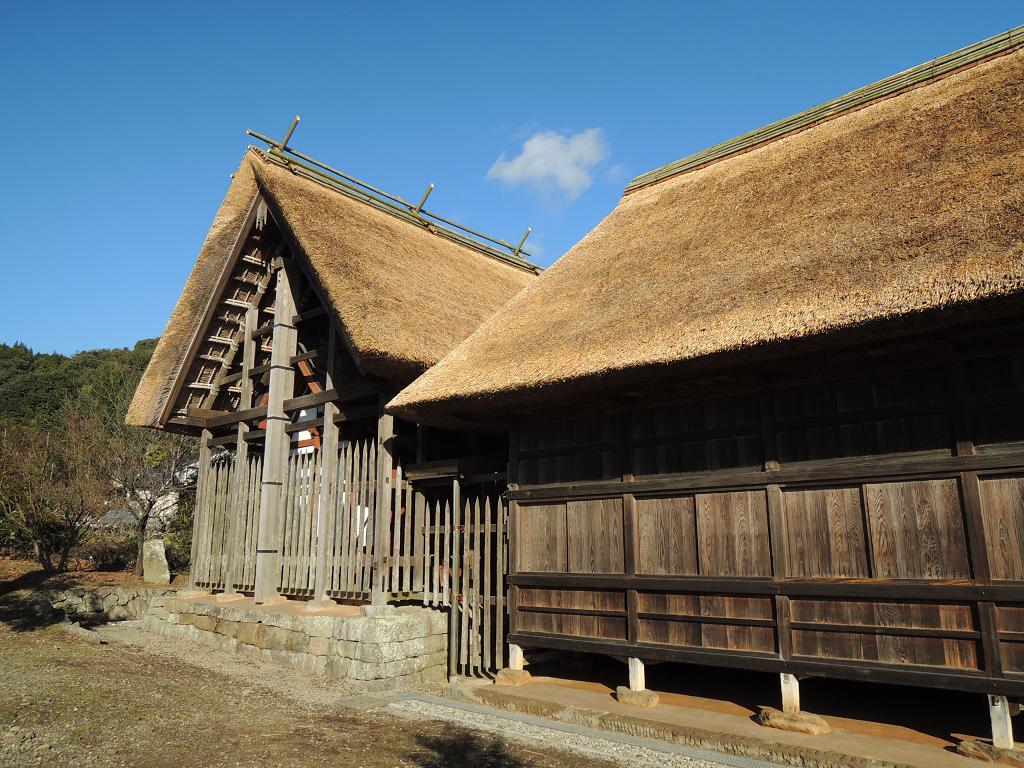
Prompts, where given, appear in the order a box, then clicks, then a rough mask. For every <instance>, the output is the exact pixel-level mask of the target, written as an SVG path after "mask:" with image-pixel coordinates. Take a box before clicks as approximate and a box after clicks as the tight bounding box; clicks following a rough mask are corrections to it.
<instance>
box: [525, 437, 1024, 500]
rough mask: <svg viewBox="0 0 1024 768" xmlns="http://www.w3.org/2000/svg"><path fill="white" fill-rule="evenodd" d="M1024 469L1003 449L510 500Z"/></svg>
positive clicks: (541, 492) (549, 491) (655, 481)
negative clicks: (965, 454) (977, 453)
mask: <svg viewBox="0 0 1024 768" xmlns="http://www.w3.org/2000/svg"><path fill="white" fill-rule="evenodd" d="M1022 468H1024V444H1013V445H1008V446H1004V447H1001V449H1000V450H992V451H986V452H985V453H983V454H979V455H976V456H951V455H949V452H948V451H927V452H920V453H916V454H895V455H892V454H890V455H885V456H860V457H856V458H842V459H828V460H823V461H805V462H799V463H793V464H783V465H782V466H781V467H780V468H779V469H778V470H774V471H770V472H765V471H762V470H761V469H760V468H746V469H725V470H712V471H707V472H686V473H680V474H675V475H660V476H655V477H649V478H640V479H637V480H634V481H633V482H629V483H623V482H622V481H620V480H601V481H594V482H579V483H572V484H568V485H546V486H535V487H531V488H520V489H518V490H515V491H513V490H509V491H508V498H515V499H519V500H520V501H548V500H553V501H554V500H567V499H582V498H611V497H613V496H618V495H620V494H622V493H624V492H628V493H633V494H634V495H637V496H640V495H643V494H662V493H666V492H668V493H671V492H680V493H686V492H693V491H700V492H705V491H710V490H716V491H730V490H745V489H756V488H761V489H763V488H766V487H767V486H768V485H773V484H774V485H779V486H786V485H807V484H811V483H818V482H826V483H855V482H858V481H863V482H883V481H894V480H910V479H926V478H939V477H954V476H956V475H958V474H959V473H960V472H965V471H973V472H982V471H993V470H1004V469H1005V470H1015V469H1022Z"/></svg>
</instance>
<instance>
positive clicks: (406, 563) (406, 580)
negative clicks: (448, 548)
mask: <svg viewBox="0 0 1024 768" xmlns="http://www.w3.org/2000/svg"><path fill="white" fill-rule="evenodd" d="M404 485H405V488H404V490H403V492H404V494H405V502H406V503H405V507H404V512H403V514H402V519H403V520H404V521H405V526H404V528H405V531H404V534H403V536H402V591H403V592H409V591H411V589H412V562H413V559H412V558H413V551H412V549H413V547H412V544H413V537H412V532H413V526H412V513H413V492H412V485H411V484H409V483H405V484H404Z"/></svg>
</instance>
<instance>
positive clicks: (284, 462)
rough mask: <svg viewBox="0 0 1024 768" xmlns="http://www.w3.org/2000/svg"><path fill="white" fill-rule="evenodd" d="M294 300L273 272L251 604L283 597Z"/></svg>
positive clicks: (283, 274)
mask: <svg viewBox="0 0 1024 768" xmlns="http://www.w3.org/2000/svg"><path fill="white" fill-rule="evenodd" d="M294 316H295V300H294V298H293V297H292V289H291V282H290V280H289V279H288V270H286V269H284V268H283V267H282V268H279V269H278V270H277V295H276V299H275V302H274V334H273V349H272V351H271V354H270V388H269V389H270V391H269V393H268V399H267V434H266V437H265V438H264V446H263V487H262V491H261V493H260V524H259V531H258V533H257V538H256V602H257V603H276V602H282V601H284V600H285V599H287V598H285V597H284V596H283V595H281V594H279V593H278V591H277V588H278V584H279V581H280V570H281V568H280V562H281V555H280V548H281V511H282V509H283V507H284V496H283V492H282V491H283V489H282V486H283V484H284V480H285V475H286V474H287V470H288V449H289V447H290V440H289V437H288V434H287V433H286V432H285V431H284V428H285V425H286V424H287V423H288V421H289V419H288V417H287V416H286V415H285V412H284V401H285V400H286V399H287V398H289V397H291V396H292V394H293V393H294V389H295V369H294V368H292V365H291V358H292V357H293V356H294V355H295V346H296V341H297V337H298V334H297V332H296V329H295V326H294V325H292V324H291V323H292V317H294Z"/></svg>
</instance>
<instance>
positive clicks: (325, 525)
mask: <svg viewBox="0 0 1024 768" xmlns="http://www.w3.org/2000/svg"><path fill="white" fill-rule="evenodd" d="M337 336H338V331H337V327H336V326H335V323H334V320H333V319H332V320H331V323H330V331H329V336H328V340H327V380H326V382H325V384H324V390H325V391H326V390H330V389H334V355H335V343H336V339H337ZM337 415H338V406H337V405H336V404H335V403H325V404H324V426H323V429H322V430H321V435H322V436H323V441H322V442H321V446H320V468H319V472H320V498H319V499H318V500H317V505H316V563H315V565H314V567H313V599H312V600H310V601H309V602H307V603H306V606H305V607H306V610H307V611H322V610H324V609H326V608H330V607H332V606H335V605H337V603H336V602H334V601H333V600H331V599H330V598H329V597H327V554H328V553H327V544H328V539H329V538H331V537H329V535H328V531H329V530H330V527H331V526H332V525H335V524H336V515H335V507H336V502H335V500H336V497H337V486H336V483H337V479H338V425H337V424H335V423H334V417H335V416H337Z"/></svg>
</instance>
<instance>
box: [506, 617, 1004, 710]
mask: <svg viewBox="0 0 1024 768" xmlns="http://www.w3.org/2000/svg"><path fill="white" fill-rule="evenodd" d="M508 641H509V642H510V643H515V644H516V645H518V646H521V647H523V648H551V649H556V650H567V651H578V652H582V653H600V654H605V655H609V656H626V657H633V658H640V659H643V660H647V661H678V662H682V663H687V664H703V665H707V666H715V667H730V668H733V669H751V670H758V671H762V672H787V673H789V674H793V675H811V676H819V677H832V678H837V679H841V680H861V681H865V682H875V683H895V684H897V685H917V686H922V687H926V688H949V689H953V690H961V691H970V692H976V693H989V694H999V695H1009V696H1021V695H1024V677H1021V678H1012V679H1011V678H995V677H988V676H987V674H986V673H985V672H981V671H978V670H969V669H964V670H954V669H950V668H947V667H930V666H926V665H923V664H921V665H913V664H886V663H879V662H868V661H859V660H855V659H820V658H815V657H810V656H793V657H792V658H791V659H788V660H784V659H782V658H780V657H779V656H778V655H777V654H774V653H763V652H760V651H729V650H722V649H718V648H703V647H696V646H684V645H668V644H661V643H638V644H636V645H630V644H629V643H628V642H627V641H625V640H603V639H598V638H588V637H570V636H567V635H556V634H549V633H544V632H512V633H510V634H509V635H508Z"/></svg>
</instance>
